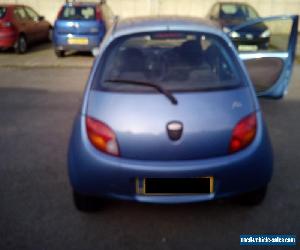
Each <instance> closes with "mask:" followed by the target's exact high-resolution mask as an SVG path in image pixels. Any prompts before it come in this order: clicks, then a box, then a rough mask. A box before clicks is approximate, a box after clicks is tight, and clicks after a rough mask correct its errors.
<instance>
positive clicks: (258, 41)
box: [208, 2, 271, 50]
mask: <svg viewBox="0 0 300 250" xmlns="http://www.w3.org/2000/svg"><path fill="white" fill-rule="evenodd" d="M208 17H209V18H210V19H211V20H213V21H216V22H218V23H219V24H220V26H221V27H222V28H223V31H224V32H226V33H228V34H229V36H230V38H231V39H232V40H233V42H234V43H235V45H236V46H237V47H238V49H239V50H257V49H267V48H268V46H269V42H270V35H271V32H270V30H269V29H268V27H267V26H266V25H265V24H264V23H259V24H257V25H252V26H249V27H247V28H245V29H241V30H240V31H239V32H236V31H233V32H231V29H232V28H233V27H234V26H237V25H240V24H242V23H244V22H246V21H249V20H251V19H255V18H259V15H258V13H257V11H256V10H255V9H254V8H253V7H251V6H250V5H248V4H246V3H234V2H225V3H216V4H214V5H213V7H212V8H211V10H210V11H209V13H208Z"/></svg>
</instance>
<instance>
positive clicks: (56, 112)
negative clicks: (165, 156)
mask: <svg viewBox="0 0 300 250" xmlns="http://www.w3.org/2000/svg"><path fill="white" fill-rule="evenodd" d="M35 51H37V54H34V52H32V53H33V54H31V56H30V54H28V55H25V57H27V58H28V59H26V60H25V59H24V58H23V57H22V56H18V55H14V54H12V53H10V52H4V53H3V52H2V53H0V65H1V64H2V67H1V66H0V249H1V250H7V249H30V250H46V249H47V250H48V249H51V250H52V249H55V250H59V249H63V250H65V249H70V250H73V249H79V250H84V249H91V250H94V249H130V250H132V249H151V250H153V249H172V250H173V249H180V250H181V249H230V250H232V249H253V247H249V248H247V247H240V246H239V236H240V234H249V233H253V234H265V233H267V234H296V235H297V240H298V242H297V244H298V247H299V237H300V223H299V222H300V199H299V193H300V182H299V177H300V166H299V162H300V154H299V146H300V143H299V141H300V132H299V124H300V111H299V110H300V85H299V81H300V65H296V66H295V68H294V74H293V79H292V83H291V88H290V93H289V95H288V96H286V98H285V99H284V100H265V99H260V102H261V105H262V109H263V111H264V115H265V119H266V121H267V125H268V127H269V132H270V135H271V139H272V142H273V147H274V155H275V166H274V176H273V179H272V181H271V183H270V187H269V192H268V195H267V197H266V200H265V201H264V203H263V204H262V205H260V206H257V207H245V206H241V205H238V204H236V203H234V202H232V201H228V200H220V201H213V202H206V203H198V204H184V205H149V204H138V203H134V202H124V201H112V202H109V203H108V204H107V205H106V206H105V207H104V209H103V211H101V212H99V213H95V214H83V213H80V212H78V211H77V210H76V209H75V208H74V206H73V202H72V196H71V193H72V191H71V188H70V185H69V181H68V176H67V166H66V153H67V144H68V140H69V136H70V131H71V127H72V122H73V118H74V116H75V114H76V112H77V110H78V108H79V106H80V101H81V96H82V92H83V89H84V86H85V83H86V80H87V77H88V74H89V67H88V66H87V64H88V63H90V64H91V63H92V61H93V58H92V57H91V56H90V55H82V54H79V55H78V54H76V55H72V56H70V57H68V58H65V59H62V61H61V62H58V64H61V65H57V64H55V65H54V64H52V63H49V62H48V64H46V62H45V61H46V60H44V57H38V54H39V55H41V54H40V53H42V54H43V53H46V54H47V55H48V53H49V56H50V53H53V51H51V48H46V49H41V50H35ZM36 56H37V58H39V60H38V61H37V62H38V63H37V64H30V63H28V64H27V65H23V66H22V64H18V63H19V62H20V61H21V60H24V61H25V62H26V61H27V60H29V59H31V60H37V59H33V58H35V57H36ZM4 58H9V59H7V65H4V62H3V60H4ZM5 60H6V59H5ZM51 60H54V61H55V62H56V59H51ZM57 60H58V59H57ZM14 61H15V62H16V64H12V63H11V65H9V64H8V63H9V62H14ZM78 62H81V63H82V65H81V64H80V65H78ZM255 249H265V248H259V247H255ZM267 249H280V248H276V247H273V248H272V247H268V248H267ZM293 249H296V248H293Z"/></svg>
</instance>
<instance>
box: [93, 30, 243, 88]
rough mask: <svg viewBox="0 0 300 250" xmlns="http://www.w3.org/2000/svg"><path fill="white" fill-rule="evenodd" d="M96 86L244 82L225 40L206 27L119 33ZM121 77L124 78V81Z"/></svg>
mask: <svg viewBox="0 0 300 250" xmlns="http://www.w3.org/2000/svg"><path fill="white" fill-rule="evenodd" d="M101 65H102V66H101V67H100V68H98V72H97V74H96V77H95V82H94V85H93V87H94V88H95V89H101V90H106V91H126V92H128V91H130V92H131V91H154V90H153V89H151V88H149V87H147V86H142V84H141V85H140V86H139V85H137V84H130V83H128V82H130V81H135V82H136V81H139V82H150V83H153V84H156V85H160V86H161V87H163V88H165V89H167V90H170V91H197V90H198V91H201V90H214V89H220V88H223V89H224V88H225V89H226V88H232V87H239V86H240V85H241V81H240V77H239V71H238V70H237V65H238V63H237V62H236V60H235V55H234V54H233V53H232V51H230V50H229V49H228V47H227V45H226V43H225V42H224V41H223V40H222V39H220V38H218V37H216V36H214V35H209V34H203V33H186V32H155V33H147V34H135V35H131V36H126V37H122V38H119V39H117V40H116V41H115V42H114V43H113V44H111V45H110V46H109V47H108V49H107V50H106V52H105V54H104V57H103V59H102V62H101ZM122 80H123V82H122Z"/></svg>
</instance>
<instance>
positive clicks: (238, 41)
mask: <svg viewBox="0 0 300 250" xmlns="http://www.w3.org/2000/svg"><path fill="white" fill-rule="evenodd" d="M232 41H233V42H234V44H235V45H236V46H239V45H256V46H258V48H267V47H268V45H269V42H270V38H269V37H267V38H253V39H246V38H235V39H232Z"/></svg>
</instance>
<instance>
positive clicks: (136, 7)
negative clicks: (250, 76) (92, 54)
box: [0, 0, 300, 22]
mask: <svg viewBox="0 0 300 250" xmlns="http://www.w3.org/2000/svg"><path fill="white" fill-rule="evenodd" d="M82 1H84V0H82ZM91 1H93V0H89V2H91ZM94 1H95V0H94ZM106 1H107V3H108V4H109V5H110V6H111V8H112V10H113V11H114V13H115V14H117V15H119V16H121V17H128V16H140V15H156V14H161V15H163V14H180V15H193V16H200V17H201V16H202V17H203V16H205V15H206V14H207V12H208V10H209V9H210V7H211V6H212V5H213V4H214V3H215V2H216V0H106ZM220 1H224V0H220ZM235 1H241V0H235ZM64 2H65V1H64V0H0V3H19V4H26V5H30V6H32V7H34V8H35V9H36V10H37V11H38V12H39V13H41V15H44V16H46V18H47V19H48V20H49V21H51V22H53V21H54V20H55V18H56V15H57V12H58V10H59V9H60V7H61V5H62V4H63V3H64ZM243 2H248V3H249V4H251V5H252V6H253V7H255V9H256V10H257V11H258V12H259V13H260V15H262V16H269V15H277V14H278V15H279V14H300V0H243Z"/></svg>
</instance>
